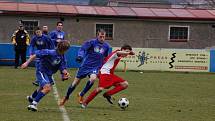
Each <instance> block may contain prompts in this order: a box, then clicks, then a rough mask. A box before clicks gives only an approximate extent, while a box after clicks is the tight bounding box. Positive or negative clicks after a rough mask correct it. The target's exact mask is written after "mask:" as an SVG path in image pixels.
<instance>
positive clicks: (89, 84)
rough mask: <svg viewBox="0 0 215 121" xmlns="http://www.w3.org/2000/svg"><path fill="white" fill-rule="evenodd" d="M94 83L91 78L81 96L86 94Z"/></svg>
mask: <svg viewBox="0 0 215 121" xmlns="http://www.w3.org/2000/svg"><path fill="white" fill-rule="evenodd" d="M93 84H94V83H92V82H91V81H90V80H89V81H88V82H87V84H86V86H85V87H84V89H83V90H82V92H81V93H80V96H84V94H86V93H87V91H88V90H90V88H91V87H92V86H93Z"/></svg>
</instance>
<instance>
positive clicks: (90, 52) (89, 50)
mask: <svg viewBox="0 0 215 121" xmlns="http://www.w3.org/2000/svg"><path fill="white" fill-rule="evenodd" d="M109 49H110V46H109V44H108V43H106V42H103V43H101V42H100V41H99V40H98V39H92V40H89V41H86V42H85V43H84V44H83V45H82V47H81V48H80V50H79V52H78V56H81V57H83V58H84V60H83V63H82V64H81V67H82V68H83V67H84V68H86V69H92V68H97V69H99V68H100V67H101V66H102V64H103V60H104V58H105V57H107V56H108V51H109Z"/></svg>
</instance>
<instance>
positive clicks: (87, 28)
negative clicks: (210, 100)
mask: <svg viewBox="0 0 215 121" xmlns="http://www.w3.org/2000/svg"><path fill="white" fill-rule="evenodd" d="M64 18H65V21H64V31H65V32H66V33H67V36H66V39H70V40H72V43H73V44H78V45H80V44H81V43H82V42H83V41H85V40H87V39H90V38H93V37H95V24H96V23H113V24H114V39H113V40H108V42H109V43H110V44H111V46H121V45H122V44H124V43H127V44H130V45H132V46H133V47H148V48H206V47H211V46H214V45H215V41H214V40H215V35H214V33H215V28H212V27H211V26H212V24H213V23H211V22H190V21H188V22H185V21H180V22H177V21H154V20H135V19H119V18H108V19H107V18H106V19H102V18H92V17H91V18H89V17H81V18H80V17H79V18H77V17H76V18H75V17H70V16H65V17H64ZM21 19H23V20H39V24H40V26H42V25H48V26H49V30H53V29H55V27H56V22H57V21H59V20H60V19H59V17H45V16H36V17H30V16H18V15H17V16H0V42H1V43H9V42H10V37H11V35H12V33H13V32H14V31H15V30H16V29H17V25H18V21H19V20H21ZM77 20H78V21H77ZM169 25H182V26H189V27H190V40H189V41H188V42H169V41H168V31H169Z"/></svg>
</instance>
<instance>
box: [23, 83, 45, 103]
mask: <svg viewBox="0 0 215 121" xmlns="http://www.w3.org/2000/svg"><path fill="white" fill-rule="evenodd" d="M41 90H42V88H41V87H39V88H38V89H36V90H34V92H33V93H32V94H31V96H27V100H28V102H29V103H30V104H31V103H32V102H33V100H34V98H35V97H36V96H37V94H38V92H39V91H41Z"/></svg>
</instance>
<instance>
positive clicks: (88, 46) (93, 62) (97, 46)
mask: <svg viewBox="0 0 215 121" xmlns="http://www.w3.org/2000/svg"><path fill="white" fill-rule="evenodd" d="M105 36H106V33H105V31H104V30H100V31H99V32H98V35H97V38H96V39H92V40H89V41H86V42H85V43H84V44H83V45H82V47H81V48H80V50H79V52H78V57H77V58H76V61H78V62H82V61H83V62H82V64H81V66H80V67H79V69H78V71H77V74H76V77H75V79H74V81H73V82H72V83H71V85H70V86H69V87H68V90H67V93H66V96H65V97H63V98H62V99H61V101H60V102H59V105H60V106H62V105H64V104H65V102H66V101H68V99H69V96H70V94H71V93H72V92H73V91H74V89H75V88H76V86H77V85H78V84H79V82H80V80H81V79H83V78H85V77H87V76H89V81H88V82H87V84H86V86H85V87H84V89H83V91H82V92H80V93H79V94H78V96H79V103H80V104H81V103H82V101H83V96H84V94H85V93H86V92H87V91H88V90H89V89H90V88H91V87H92V85H93V83H94V81H95V80H96V78H97V74H98V71H99V69H100V67H101V66H102V63H103V60H104V58H105V57H107V56H108V51H109V49H110V46H109V44H108V43H107V42H104V41H105Z"/></svg>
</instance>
